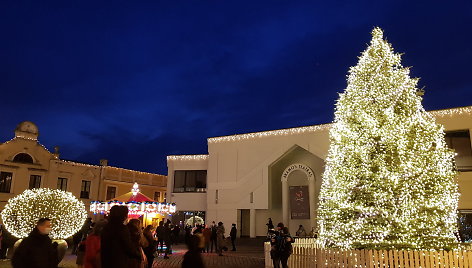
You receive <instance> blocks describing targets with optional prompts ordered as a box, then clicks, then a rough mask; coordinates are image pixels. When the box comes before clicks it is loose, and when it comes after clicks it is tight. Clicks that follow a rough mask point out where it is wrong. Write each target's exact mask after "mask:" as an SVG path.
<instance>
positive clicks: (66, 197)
mask: <svg viewBox="0 0 472 268" xmlns="http://www.w3.org/2000/svg"><path fill="white" fill-rule="evenodd" d="M1 216H2V220H3V223H4V224H5V228H6V229H7V230H8V231H9V232H10V233H11V234H12V235H14V236H16V237H18V238H25V237H27V236H28V234H29V233H30V232H31V231H32V230H33V229H34V227H35V226H36V222H37V221H38V220H39V219H40V218H49V219H51V224H52V230H51V233H50V236H51V238H52V239H65V238H68V237H70V236H72V235H73V234H75V233H76V232H78V231H79V230H80V228H82V226H83V224H84V222H85V220H86V218H87V212H86V211H85V205H84V203H83V202H81V201H80V200H78V199H77V198H76V197H75V196H74V195H72V193H70V192H65V191H61V190H52V189H47V188H38V189H32V190H26V191H24V192H23V193H22V194H20V195H17V196H15V197H13V198H11V199H10V200H8V203H7V205H6V206H5V209H4V210H3V211H2V213H1Z"/></svg>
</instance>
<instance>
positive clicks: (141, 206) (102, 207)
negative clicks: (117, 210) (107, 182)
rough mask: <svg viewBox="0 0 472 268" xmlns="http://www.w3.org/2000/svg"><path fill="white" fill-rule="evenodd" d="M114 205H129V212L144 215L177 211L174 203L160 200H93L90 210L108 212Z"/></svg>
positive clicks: (100, 212) (101, 212) (96, 212)
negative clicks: (160, 201)
mask: <svg viewBox="0 0 472 268" xmlns="http://www.w3.org/2000/svg"><path fill="white" fill-rule="evenodd" d="M113 206H127V207H128V211H129V212H128V214H130V215H143V214H146V213H159V214H169V215H170V214H174V213H175V212H176V211H177V206H176V205H175V204H174V203H159V202H136V201H130V202H120V201H116V200H115V201H109V202H102V201H91V202H90V211H91V212H93V213H94V214H108V213H109V212H110V209H111V208H112V207H113Z"/></svg>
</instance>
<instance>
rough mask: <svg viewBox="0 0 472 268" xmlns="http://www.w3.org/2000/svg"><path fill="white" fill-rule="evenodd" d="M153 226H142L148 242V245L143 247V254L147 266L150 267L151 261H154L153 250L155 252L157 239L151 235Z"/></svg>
mask: <svg viewBox="0 0 472 268" xmlns="http://www.w3.org/2000/svg"><path fill="white" fill-rule="evenodd" d="M153 229H154V228H153V227H152V225H148V226H147V227H146V228H144V231H143V235H144V237H145V238H146V240H147V242H148V246H147V247H144V248H143V251H144V255H146V259H147V261H148V268H151V267H152V263H153V262H154V252H156V246H157V241H156V239H154V236H153V235H152V230H153Z"/></svg>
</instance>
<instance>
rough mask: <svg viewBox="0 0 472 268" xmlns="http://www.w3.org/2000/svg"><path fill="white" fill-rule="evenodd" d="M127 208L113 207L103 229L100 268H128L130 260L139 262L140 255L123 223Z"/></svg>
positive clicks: (126, 215)
mask: <svg viewBox="0 0 472 268" xmlns="http://www.w3.org/2000/svg"><path fill="white" fill-rule="evenodd" d="M127 218H128V207H126V206H113V207H112V208H111V209H110V216H109V218H108V224H107V225H106V226H105V228H103V232H102V236H101V241H100V246H101V261H102V268H128V267H129V265H128V264H129V263H130V262H131V260H132V259H134V260H138V261H139V260H141V253H140V252H139V251H138V249H136V247H134V246H133V244H132V243H131V237H130V233H129V230H128V228H127V227H126V225H125V221H126V219H127Z"/></svg>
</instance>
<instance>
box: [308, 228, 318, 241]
mask: <svg viewBox="0 0 472 268" xmlns="http://www.w3.org/2000/svg"><path fill="white" fill-rule="evenodd" d="M308 236H309V237H313V238H318V232H317V231H316V230H315V227H311V231H310V233H309V234H308Z"/></svg>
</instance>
